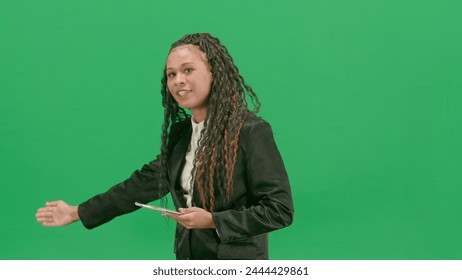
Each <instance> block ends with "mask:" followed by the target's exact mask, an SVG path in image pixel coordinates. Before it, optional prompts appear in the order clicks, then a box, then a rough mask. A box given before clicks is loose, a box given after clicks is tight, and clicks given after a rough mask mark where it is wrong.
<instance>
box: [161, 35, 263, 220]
mask: <svg viewBox="0 0 462 280" xmlns="http://www.w3.org/2000/svg"><path fill="white" fill-rule="evenodd" d="M182 45H194V46H196V47H197V48H198V49H199V50H200V51H202V52H203V53H204V54H205V56H206V59H207V63H208V65H209V66H210V71H211V73H212V84H211V88H210V95H209V100H208V111H207V116H206V119H205V121H204V130H203V131H202V132H201V135H200V138H199V143H198V149H197V150H196V154H195V159H194V164H193V170H192V174H193V178H195V186H196V187H197V191H198V192H199V198H200V199H201V202H202V207H203V208H204V209H206V210H209V211H213V210H214V207H215V201H216V198H215V192H216V190H218V189H219V190H221V191H222V192H223V193H225V194H226V197H224V198H223V199H224V202H226V201H229V200H230V198H231V194H232V187H233V172H234V166H235V163H236V158H237V151H238V144H239V136H240V131H241V128H242V125H243V123H244V119H245V117H246V115H247V114H249V113H257V112H258V110H259V109H260V102H259V100H258V97H257V95H256V94H255V92H254V91H253V90H252V88H251V87H250V86H249V85H247V84H246V83H245V81H244V78H243V77H242V76H241V75H240V74H239V70H238V68H237V67H236V66H235V65H234V61H233V59H232V57H231V56H230V54H229V52H228V50H227V48H226V47H225V46H223V45H222V44H221V43H220V41H219V40H218V39H217V38H215V37H213V36H211V35H210V34H208V33H196V34H189V35H186V36H184V37H183V38H181V39H180V40H179V41H177V42H175V43H173V44H172V46H171V48H170V51H172V50H173V49H174V48H176V47H178V46H182ZM161 82H162V97H163V98H162V104H163V106H164V108H165V112H164V124H163V126H162V148H161V163H162V179H163V188H166V187H167V185H168V183H167V182H168V179H169V178H168V176H167V167H166V161H167V152H168V144H169V143H170V139H169V132H170V131H169V129H170V127H171V125H173V124H174V123H176V122H179V121H182V120H184V119H186V118H187V117H188V115H187V114H186V112H185V111H184V109H182V108H180V107H179V105H178V103H177V102H176V101H175V100H174V98H173V97H172V96H171V94H170V92H169V90H168V87H167V76H166V72H165V71H164V75H163V77H162V80H161ZM247 98H248V99H249V101H250V102H251V103H252V106H253V109H250V108H249V104H248V100H247Z"/></svg>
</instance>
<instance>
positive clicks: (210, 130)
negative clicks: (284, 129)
mask: <svg viewBox="0 0 462 280" xmlns="http://www.w3.org/2000/svg"><path fill="white" fill-rule="evenodd" d="M247 100H250V101H252V103H253V105H254V106H253V107H254V110H253V111H251V110H250V109H249V108H248V104H247ZM162 102H163V106H164V108H165V113H164V124H163V134H162V148H161V153H160V156H158V157H157V159H156V160H154V161H152V162H150V163H149V164H145V165H144V166H143V167H142V168H141V170H137V171H135V172H134V173H133V174H132V175H131V177H130V178H129V179H127V180H125V181H124V182H122V183H120V184H117V185H115V186H114V187H112V188H111V189H109V190H108V191H107V192H105V193H103V194H100V195H97V196H95V197H93V198H91V199H89V200H87V201H86V202H83V203H82V204H80V205H79V206H70V205H68V204H67V203H65V202H64V201H54V202H47V203H46V207H44V208H40V209H38V211H37V214H36V218H37V221H38V222H41V223H42V224H43V225H45V226H63V225H67V224H70V223H72V222H75V221H78V220H80V221H81V222H82V223H83V225H84V226H85V227H86V228H88V229H91V228H94V227H97V226H99V225H102V224H104V223H106V222H108V221H110V220H112V219H113V218H115V217H117V216H119V215H123V214H126V213H130V212H132V211H135V210H137V209H139V207H137V206H135V202H140V203H148V202H151V201H154V200H157V199H162V198H164V197H165V196H166V195H167V194H168V193H171V195H172V198H173V202H174V204H175V207H176V208H177V209H178V211H179V212H180V214H179V215H175V214H169V213H166V212H164V215H166V216H168V217H170V218H172V219H174V220H176V221H177V222H178V224H177V228H176V236H175V254H176V257H177V259H268V232H270V231H272V230H276V229H279V228H282V227H285V226H288V225H290V224H291V223H292V221H293V214H294V209H293V202H292V195H291V190H290V185H289V180H288V177H287V173H286V171H285V168H284V164H283V161H282V159H281V156H280V154H279V152H278V149H277V147H276V144H275V142H274V139H273V134H272V131H271V127H270V126H269V124H268V123H267V122H265V121H264V120H262V119H260V118H258V117H256V115H255V113H256V112H257V111H258V109H259V107H260V103H259V101H258V98H257V96H256V95H255V93H254V92H253V90H252V88H251V87H250V86H248V85H247V84H246V83H245V81H244V79H243V78H242V77H241V76H240V74H239V71H238V69H237V67H236V66H235V65H234V62H233V60H232V58H231V56H230V55H229V53H228V51H227V49H226V47H224V46H223V45H222V44H221V43H220V41H219V40H218V39H217V38H215V37H213V36H211V35H210V34H207V33H200V34H190V35H186V36H184V37H183V38H182V39H180V40H179V41H177V42H175V43H174V44H173V45H172V46H171V49H170V52H169V55H168V58H167V62H166V66H165V71H164V75H163V78H162ZM185 108H187V109H189V110H190V111H191V116H190V115H188V114H187V113H186V111H185V110H184V109H185Z"/></svg>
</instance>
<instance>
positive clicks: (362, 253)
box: [0, 0, 462, 259]
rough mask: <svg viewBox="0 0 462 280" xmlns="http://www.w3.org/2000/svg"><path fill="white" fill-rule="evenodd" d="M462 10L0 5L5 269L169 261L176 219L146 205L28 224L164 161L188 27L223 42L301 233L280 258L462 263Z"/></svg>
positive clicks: (390, 5)
mask: <svg viewBox="0 0 462 280" xmlns="http://www.w3.org/2000/svg"><path fill="white" fill-rule="evenodd" d="M461 8H462V5H461V2H460V1H456V0H453V1H451V0H441V1H426V0H424V1H422V0H420V1H417V0H404V1H403V0H387V1H385V0H380V1H367V0H352V1H345V0H326V1H317V0H297V1H293V0H292V1H268V0H265V1H264V0H255V1H246V0H242V1H212V0H210V1H182V0H181V1H174V2H171V1H156V0H150V1H147V0H137V1H122V0H118V1H115V0H91V1H90V0H81V1H50V0H44V1H31V0H29V1H27V0H22V1H21V0H1V1H0V174H1V188H0V198H1V204H0V207H1V217H2V218H1V223H0V259H173V258H174V257H175V256H174V254H173V235H174V229H175V223H174V222H173V221H167V220H166V219H165V218H163V217H161V216H160V215H158V214H156V213H153V212H150V211H147V210H140V211H136V212H135V213H132V214H130V215H125V216H123V217H119V218H117V219H115V220H113V221H112V222H110V223H108V224H106V225H104V226H101V227H99V228H96V229H94V230H91V231H89V230H86V229H84V227H83V226H82V225H81V224H80V223H74V224H72V225H70V226H68V227H63V228H46V227H43V226H41V225H40V224H39V223H37V222H36V221H35V217H34V214H35V211H36V209H37V208H39V207H41V206H42V205H43V204H44V203H45V201H51V200H57V199H63V200H65V201H67V202H68V203H70V204H74V205H76V204H78V203H80V202H82V201H84V200H86V199H87V198H89V197H91V196H93V195H95V194H98V193H101V192H104V191H105V190H106V189H108V188H109V187H111V186H112V185H114V184H116V183H118V182H120V181H122V180H124V179H125V178H127V177H128V176H129V175H130V174H131V173H132V172H133V171H134V170H136V169H138V168H140V167H141V166H142V165H143V164H144V163H146V162H148V161H150V160H152V159H153V158H154V156H155V155H156V154H157V153H158V151H159V147H160V130H161V123H162V119H163V116H162V107H161V104H160V102H161V99H160V78H161V73H162V69H163V65H164V63H165V59H166V55H167V52H168V49H169V46H170V44H171V43H172V42H174V41H175V40H177V39H179V38H180V37H182V36H183V35H184V34H186V33H193V32H210V33H212V34H214V35H216V36H217V37H219V38H220V39H221V41H222V42H223V43H224V44H225V45H226V46H227V47H228V49H229V50H230V52H231V55H232V56H233V58H234V60H235V62H236V64H237V66H238V67H239V69H240V71H241V74H242V75H243V76H244V77H245V78H246V80H247V81H248V82H249V83H250V84H251V85H252V86H253V88H254V89H255V91H256V92H257V94H258V95H259V97H260V99H261V101H262V104H263V106H262V110H261V113H260V116H262V117H263V118H265V119H266V120H267V121H269V122H270V123H271V124H272V127H273V131H274V135H275V139H276V141H277V144H278V147H279V149H280V152H281V154H282V155H283V158H284V161H285V164H286V167H287V170H288V172H289V176H290V180H291V184H292V188H293V195H294V203H295V209H296V214H295V222H294V224H293V225H292V226H291V227H289V228H286V229H283V230H280V231H276V232H274V233H272V234H271V235H270V257H271V258H272V259H461V258H462V238H461V236H462V223H461V219H462V203H461V198H462V189H461V186H462V172H461V171H462V148H461V146H462V145H461V143H462V113H461V111H462V97H461V93H462V52H461V50H462V39H461V34H462V33H461V28H462V17H461V16H460V12H461ZM169 206H172V203H171V202H170V204H169Z"/></svg>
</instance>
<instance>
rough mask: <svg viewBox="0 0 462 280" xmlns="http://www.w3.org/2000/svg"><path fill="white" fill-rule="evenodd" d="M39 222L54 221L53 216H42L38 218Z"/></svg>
mask: <svg viewBox="0 0 462 280" xmlns="http://www.w3.org/2000/svg"><path fill="white" fill-rule="evenodd" d="M37 222H39V223H42V224H43V223H52V222H54V220H53V218H50V217H40V218H37Z"/></svg>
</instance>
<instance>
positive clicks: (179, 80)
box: [175, 73, 185, 85]
mask: <svg viewBox="0 0 462 280" xmlns="http://www.w3.org/2000/svg"><path fill="white" fill-rule="evenodd" d="M184 83H185V77H184V75H183V74H181V73H180V74H177V75H176V76H175V85H184Z"/></svg>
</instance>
